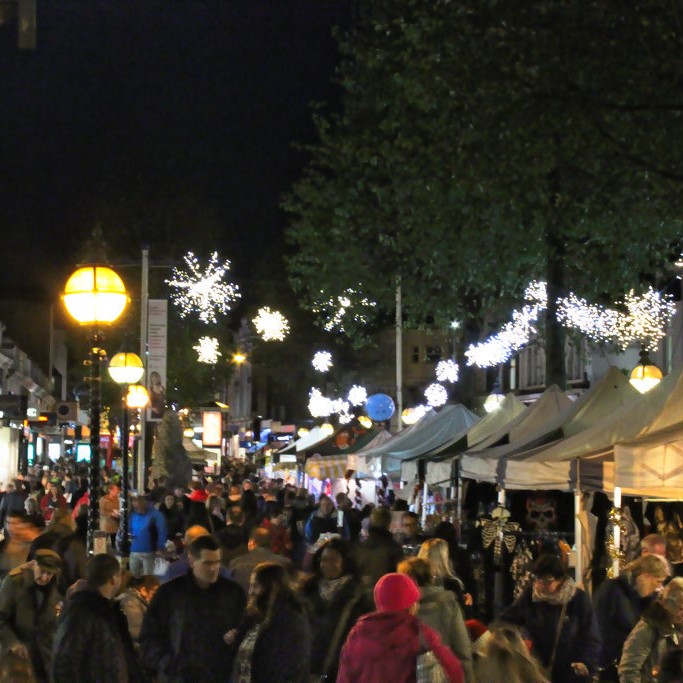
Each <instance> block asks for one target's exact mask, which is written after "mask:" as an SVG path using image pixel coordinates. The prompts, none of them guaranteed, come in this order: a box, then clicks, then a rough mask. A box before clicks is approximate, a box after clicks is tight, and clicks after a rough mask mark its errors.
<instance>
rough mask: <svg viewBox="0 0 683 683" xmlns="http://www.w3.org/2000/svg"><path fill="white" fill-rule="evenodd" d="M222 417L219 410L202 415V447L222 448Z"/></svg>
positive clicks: (208, 411) (205, 412)
mask: <svg viewBox="0 0 683 683" xmlns="http://www.w3.org/2000/svg"><path fill="white" fill-rule="evenodd" d="M222 417H223V416H222V415H221V413H220V411H219V410H206V411H204V412H203V413H202V428H203V432H202V445H203V446H211V447H216V446H220V445H221V443H222V438H223V423H222Z"/></svg>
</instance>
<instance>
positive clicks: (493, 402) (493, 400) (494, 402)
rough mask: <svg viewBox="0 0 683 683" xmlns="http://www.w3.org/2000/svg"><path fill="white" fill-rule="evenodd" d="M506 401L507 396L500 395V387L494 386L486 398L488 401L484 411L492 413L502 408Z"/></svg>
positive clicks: (485, 402)
mask: <svg viewBox="0 0 683 683" xmlns="http://www.w3.org/2000/svg"><path fill="white" fill-rule="evenodd" d="M504 400H505V396H503V394H501V393H500V390H499V389H498V387H495V386H494V387H493V391H492V392H491V393H490V394H489V395H488V396H487V397H486V400H485V401H484V410H485V411H486V412H487V413H492V412H494V411H496V410H498V408H500V406H501V404H502V403H503V401H504Z"/></svg>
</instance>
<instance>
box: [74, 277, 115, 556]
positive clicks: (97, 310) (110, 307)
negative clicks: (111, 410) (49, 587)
mask: <svg viewBox="0 0 683 683" xmlns="http://www.w3.org/2000/svg"><path fill="white" fill-rule="evenodd" d="M62 300H63V301H64V306H65V307H66V310H67V311H68V312H69V314H70V315H71V316H72V317H73V318H74V319H75V320H76V321H77V322H78V323H79V324H80V325H81V326H83V327H88V328H89V331H88V339H89V342H90V352H89V359H88V360H87V361H86V365H90V377H89V380H90V467H89V472H88V475H89V476H88V479H89V481H88V494H89V497H90V503H89V510H88V551H89V552H91V553H93V552H94V539H95V531H96V530H97V529H99V521H100V509H99V495H98V494H99V485H100V410H101V387H100V384H101V377H102V358H104V356H106V351H105V350H104V349H103V348H102V343H103V340H104V336H103V334H102V328H103V327H106V326H108V325H111V324H112V323H114V322H115V321H116V320H117V319H118V318H119V317H120V315H121V314H122V313H123V311H124V309H125V308H126V305H127V304H128V295H127V293H126V288H125V286H124V284H123V281H122V280H121V278H120V277H119V276H118V275H117V274H116V273H115V272H114V271H113V270H112V269H111V268H109V267H107V266H106V265H100V264H95V265H90V266H85V267H81V268H78V270H76V271H75V272H74V273H73V274H72V275H71V277H70V278H69V279H68V280H67V282H66V285H65V287H64V292H63V293H62Z"/></svg>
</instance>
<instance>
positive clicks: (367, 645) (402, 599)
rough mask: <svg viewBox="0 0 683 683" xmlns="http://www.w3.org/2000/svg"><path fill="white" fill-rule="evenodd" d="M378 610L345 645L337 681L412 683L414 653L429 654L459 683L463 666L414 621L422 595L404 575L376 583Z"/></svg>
mask: <svg viewBox="0 0 683 683" xmlns="http://www.w3.org/2000/svg"><path fill="white" fill-rule="evenodd" d="M373 595H374V598H375V605H376V606H377V610H376V611H375V612H371V613H370V614H366V615H365V616H363V617H361V618H360V619H359V620H358V621H357V623H356V625H355V626H354V627H353V628H352V629H351V632H350V633H349V635H348V638H347V639H346V642H345V643H344V647H343V649H342V652H341V656H340V658H339V674H338V676H337V683H414V682H415V680H416V676H417V658H418V655H419V654H421V653H423V652H425V651H431V652H432V653H433V654H434V656H435V657H436V659H437V660H438V662H439V664H440V665H441V667H442V669H443V671H444V673H445V675H446V680H448V681H450V683H462V682H463V680H464V679H463V673H462V667H461V666H460V662H459V661H458V659H457V657H456V656H455V655H454V654H453V653H452V652H451V651H450V649H449V648H448V647H446V646H445V645H444V644H443V643H442V642H441V638H440V637H439V634H438V633H436V631H434V630H433V629H432V628H430V627H429V626H427V625H425V624H422V623H421V622H420V621H419V620H418V619H417V617H416V616H415V615H416V614H417V610H418V603H419V600H420V591H419V589H418V587H417V585H416V584H415V582H414V581H413V580H412V579H411V578H410V577H408V576H405V575H404V574H397V573H392V574H386V575H385V576H383V577H382V578H381V579H380V580H379V581H378V582H377V584H376V585H375V588H374V591H373Z"/></svg>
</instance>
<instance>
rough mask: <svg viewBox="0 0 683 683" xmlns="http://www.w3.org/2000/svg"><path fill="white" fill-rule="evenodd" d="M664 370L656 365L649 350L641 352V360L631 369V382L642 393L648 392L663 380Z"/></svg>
mask: <svg viewBox="0 0 683 683" xmlns="http://www.w3.org/2000/svg"><path fill="white" fill-rule="evenodd" d="M662 376H663V375H662V371H661V370H660V369H659V368H658V367H657V366H656V365H654V363H653V362H652V361H651V360H650V357H649V356H648V354H647V351H645V350H642V351H641V352H640V362H639V363H638V365H636V367H635V368H633V370H631V375H630V377H629V382H630V383H631V384H632V385H633V387H634V388H635V389H637V390H638V391H639V392H640V393H641V394H646V393H647V392H648V391H650V390H651V389H654V387H656V386H657V385H658V384H659V383H660V382H661V381H662Z"/></svg>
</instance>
